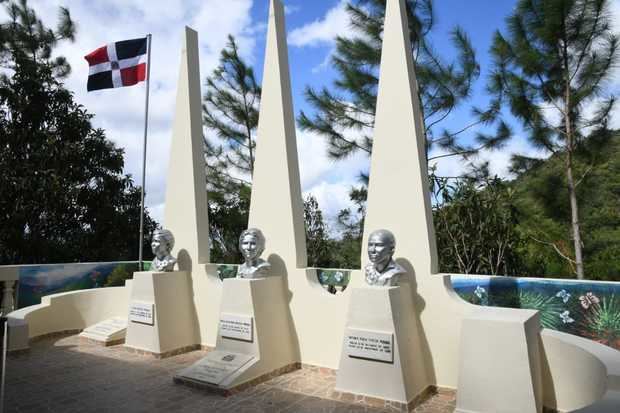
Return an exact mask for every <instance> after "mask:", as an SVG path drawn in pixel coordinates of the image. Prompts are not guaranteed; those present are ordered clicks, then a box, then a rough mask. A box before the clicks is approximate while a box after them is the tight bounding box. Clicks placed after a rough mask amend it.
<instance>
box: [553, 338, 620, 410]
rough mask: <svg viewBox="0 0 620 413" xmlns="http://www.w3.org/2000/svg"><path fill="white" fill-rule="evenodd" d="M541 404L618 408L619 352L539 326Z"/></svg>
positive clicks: (563, 408)
mask: <svg viewBox="0 0 620 413" xmlns="http://www.w3.org/2000/svg"><path fill="white" fill-rule="evenodd" d="M541 341H542V346H543V349H544V350H543V380H544V383H545V394H544V397H545V406H547V407H549V408H552V409H556V410H557V411H561V412H568V411H578V412H580V413H607V412H610V413H611V412H618V411H620V352H619V351H617V350H614V349H612V348H610V347H607V346H604V345H602V344H600V343H597V342H595V341H591V340H588V339H585V338H582V337H577V336H574V335H571V334H566V333H561V332H559V331H554V330H548V329H543V330H542V332H541Z"/></svg>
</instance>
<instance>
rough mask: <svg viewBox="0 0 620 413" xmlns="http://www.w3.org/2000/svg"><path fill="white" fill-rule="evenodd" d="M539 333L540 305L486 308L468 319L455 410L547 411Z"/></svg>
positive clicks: (473, 412)
mask: <svg viewBox="0 0 620 413" xmlns="http://www.w3.org/2000/svg"><path fill="white" fill-rule="evenodd" d="M539 335H540V320H539V316H538V312H537V311H534V310H515V309H508V308H488V307H484V308H481V309H479V310H475V311H474V312H473V313H472V314H470V315H469V316H468V317H467V318H465V319H464V321H463V328H462V330H461V352H460V362H459V381H458V392H457V398H456V410H455V412H459V413H492V412H499V411H501V412H504V413H513V412H514V413H537V412H541V411H542V384H541V383H542V382H541V367H540V349H539V341H540V337H539Z"/></svg>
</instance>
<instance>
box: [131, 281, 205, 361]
mask: <svg viewBox="0 0 620 413" xmlns="http://www.w3.org/2000/svg"><path fill="white" fill-rule="evenodd" d="M192 305H193V304H192V298H191V289H190V276H189V274H188V273H187V272H185V271H172V272H150V271H144V272H136V273H134V278H133V283H132V287H131V295H130V300H129V321H128V324H127V334H126V337H125V347H127V348H128V349H130V350H134V351H137V352H139V353H142V354H150V355H153V356H155V357H160V358H161V357H165V356H167V355H174V354H179V353H180V352H183V351H191V350H194V349H196V348H197V344H196V343H198V337H197V334H196V331H195V314H194V312H193V309H192ZM198 347H199V346H198Z"/></svg>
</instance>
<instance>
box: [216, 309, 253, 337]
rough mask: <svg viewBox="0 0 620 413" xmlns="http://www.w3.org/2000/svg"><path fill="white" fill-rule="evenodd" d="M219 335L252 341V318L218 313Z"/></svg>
mask: <svg viewBox="0 0 620 413" xmlns="http://www.w3.org/2000/svg"><path fill="white" fill-rule="evenodd" d="M220 336H222V337H224V338H233V339H235V340H243V341H249V342H252V341H253V339H254V320H253V318H252V317H248V316H242V315H237V314H226V313H222V314H221V315H220Z"/></svg>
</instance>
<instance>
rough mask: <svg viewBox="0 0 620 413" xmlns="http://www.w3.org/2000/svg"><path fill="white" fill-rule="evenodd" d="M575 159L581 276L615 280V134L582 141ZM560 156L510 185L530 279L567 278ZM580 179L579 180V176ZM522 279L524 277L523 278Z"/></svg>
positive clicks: (618, 276) (618, 249) (618, 191)
mask: <svg viewBox="0 0 620 413" xmlns="http://www.w3.org/2000/svg"><path fill="white" fill-rule="evenodd" d="M587 142H588V144H587V147H586V148H584V149H583V150H582V151H581V152H580V153H579V156H578V159H577V161H578V162H577V168H576V170H575V177H576V179H582V180H581V182H580V184H579V186H578V188H577V196H578V204H579V213H580V222H581V236H582V238H583V244H584V259H585V276H586V278H588V279H595V280H614V281H620V133H619V132H618V131H616V132H615V133H613V134H610V135H607V136H596V137H591V138H588V140H587ZM565 175H566V173H565V169H564V159H563V154H558V155H554V156H552V157H551V158H549V159H548V160H546V161H544V162H542V163H541V164H539V165H536V166H532V167H530V168H529V169H527V170H526V171H525V172H522V173H521V174H520V175H519V176H518V177H517V179H516V180H515V181H513V182H512V184H511V185H512V187H513V188H514V190H515V195H516V196H515V197H514V199H515V203H516V206H517V210H518V213H519V221H520V224H519V231H520V232H521V233H522V234H523V236H524V238H525V240H526V242H525V243H524V245H523V246H522V250H521V251H520V254H519V255H521V256H522V257H523V259H524V261H525V266H526V268H527V272H528V273H529V274H527V275H531V276H547V277H566V278H573V277H574V272H573V270H572V268H571V265H570V263H569V262H568V261H567V260H566V259H563V258H562V257H561V255H560V254H563V255H565V256H568V257H572V256H573V252H572V251H573V247H572V239H571V231H570V207H569V198H568V190H567V187H566V178H565ZM582 177H583V178H582ZM524 275H526V274H524Z"/></svg>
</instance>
